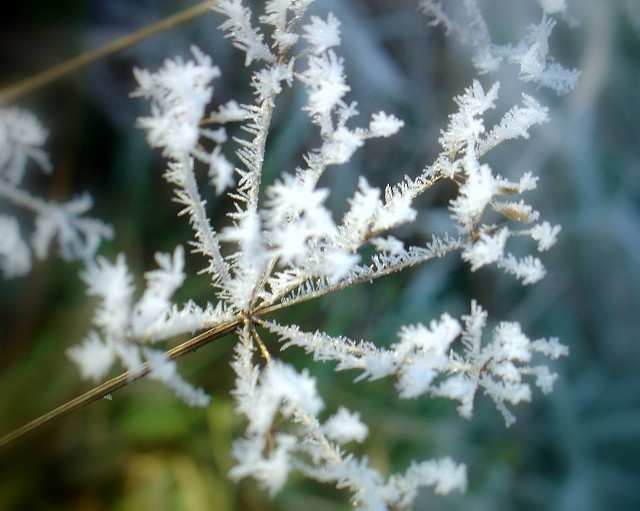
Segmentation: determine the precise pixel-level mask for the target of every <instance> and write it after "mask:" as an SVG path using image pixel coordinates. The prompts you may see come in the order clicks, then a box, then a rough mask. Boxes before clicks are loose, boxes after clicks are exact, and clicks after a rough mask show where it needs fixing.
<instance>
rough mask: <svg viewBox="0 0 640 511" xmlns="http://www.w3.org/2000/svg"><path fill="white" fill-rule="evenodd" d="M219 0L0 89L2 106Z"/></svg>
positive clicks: (211, 1)
mask: <svg viewBox="0 0 640 511" xmlns="http://www.w3.org/2000/svg"><path fill="white" fill-rule="evenodd" d="M215 3H216V0H209V1H207V2H202V3H199V4H196V5H194V6H193V7H190V8H188V9H185V10H183V11H180V12H178V13H176V14H173V15H171V16H169V17H167V18H164V19H162V20H160V21H158V22H156V23H153V24H151V25H148V26H146V27H144V28H141V29H140V30H137V31H136V32H133V33H131V34H128V35H126V36H123V37H121V38H119V39H116V40H114V41H112V42H110V43H108V44H106V45H104V46H101V47H100V48H96V49H94V50H89V51H86V52H84V53H81V54H80V55H78V56H76V57H73V58H71V59H69V60H67V61H66V62H62V63H61V64H58V65H56V66H53V67H51V68H49V69H47V70H46V71H43V72H41V73H39V74H36V75H34V76H32V77H30V78H27V79H25V80H23V81H21V82H18V83H16V84H15V85H11V86H9V87H7V88H5V89H3V90H0V103H1V102H10V101H14V100H16V99H17V98H19V97H21V96H24V95H26V94H29V93H30V92H33V91H35V90H37V89H39V88H41V87H44V86H45V85H47V84H49V83H51V82H53V81H55V80H57V79H59V78H61V77H63V76H65V75H67V74H70V73H73V72H74V71H77V70H78V69H80V68H82V67H84V66H86V65H88V64H91V63H93V62H95V61H97V60H100V59H102V58H104V57H108V56H109V55H113V54H114V53H118V52H120V51H122V50H124V49H126V48H129V47H130V46H134V45H136V44H138V43H139V42H141V41H143V40H145V39H147V38H149V37H151V36H154V35H156V34H159V33H161V32H164V31H166V30H169V29H171V28H174V27H176V26H178V25H181V24H183V23H186V22H187V21H190V20H192V19H193V18H196V17H198V16H201V15H202V14H204V13H206V12H207V11H209V9H210V8H211V7H212V6H213V5H215Z"/></svg>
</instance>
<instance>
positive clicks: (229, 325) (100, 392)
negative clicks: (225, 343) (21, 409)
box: [0, 320, 240, 447]
mask: <svg viewBox="0 0 640 511" xmlns="http://www.w3.org/2000/svg"><path fill="white" fill-rule="evenodd" d="M239 324H240V321H239V320H234V321H228V322H226V323H222V324H220V325H218V326H216V327H213V328H211V329H209V330H207V331H206V332H203V333H201V334H199V335H196V336H195V337H192V338H191V339H189V340H187V341H185V342H183V343H181V344H179V345H178V346H176V347H174V348H172V349H170V350H169V351H167V352H166V355H167V357H168V358H169V359H171V360H173V359H176V358H179V357H181V356H183V355H185V354H187V353H191V352H192V351H196V350H197V349H199V348H201V347H202V346H205V345H206V344H209V343H211V342H213V341H215V340H216V339H220V338H222V337H224V336H225V335H227V334H229V333H231V332H233V331H234V330H235V329H236V328H237V326H238V325H239ZM149 371H150V367H149V364H147V363H145V364H143V365H142V367H141V368H140V369H139V370H137V371H127V372H125V373H122V374H121V375H119V376H116V377H115V378H111V379H110V380H107V381H105V382H104V383H102V384H100V385H98V386H97V387H94V388H92V389H91V390H89V391H88V392H85V393H84V394H82V395H80V396H78V397H76V398H74V399H72V400H71V401H67V402H66V403H64V404H63V405H60V406H58V407H57V408H54V409H53V410H51V411H49V412H47V413H45V414H44V415H41V416H40V417H38V418H37V419H34V420H32V421H30V422H28V423H27V424H25V425H24V426H21V427H19V428H18V429H16V430H14V431H12V432H11V433H9V434H7V435H5V436H3V437H2V438H0V447H4V446H5V445H8V444H10V443H11V442H13V441H15V440H17V439H19V438H21V437H23V436H24V435H26V434H27V433H30V432H31V431H33V430H34V429H37V428H39V427H40V426H43V425H44V424H46V423H47V422H50V421H52V420H54V419H57V418H58V417H61V416H63V415H66V414H67V413H69V412H72V411H74V410H78V409H79V408H82V407H83V406H85V405H88V404H89V403H92V402H93V401H97V400H98V399H102V398H103V397H105V396H107V395H109V394H111V393H112V392H115V391H116V390H118V389H120V388H122V387H124V386H125V385H127V384H128V383H131V382H133V381H135V380H139V379H140V378H143V377H144V376H146V375H147V374H149Z"/></svg>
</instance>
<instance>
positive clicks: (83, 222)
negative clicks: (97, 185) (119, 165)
mask: <svg viewBox="0 0 640 511" xmlns="http://www.w3.org/2000/svg"><path fill="white" fill-rule="evenodd" d="M47 136H48V133H47V131H46V130H45V129H44V127H43V126H42V125H41V124H40V122H39V121H38V120H37V119H36V118H35V117H34V115H33V114H31V113H29V112H27V111H24V110H20V109H18V108H0V199H2V200H3V201H4V202H5V203H6V204H7V206H10V207H11V210H13V211H15V212H16V213H17V212H19V211H20V210H22V211H23V212H28V213H30V214H32V215H34V216H35V222H34V223H35V227H34V228H33V232H32V234H31V236H30V239H28V240H27V239H25V236H24V234H23V231H22V229H21V225H20V224H21V222H20V221H19V218H18V217H17V216H15V213H12V214H8V213H6V212H4V211H2V212H0V272H1V273H2V275H3V276H4V277H5V278H12V277H19V276H22V275H25V274H26V273H28V272H29V271H30V270H31V266H32V259H33V256H34V255H35V257H37V258H38V259H42V258H44V257H46V255H47V253H48V251H49V247H50V246H51V244H52V242H53V240H56V241H57V243H58V248H59V252H60V255H61V256H62V257H63V258H64V259H66V260H83V261H87V262H88V261H91V260H92V259H93V258H94V257H95V253H96V251H97V249H98V247H99V245H100V242H101V241H102V240H103V239H105V238H111V236H112V230H111V228H110V227H109V226H108V225H106V224H104V223H102V222H100V221H99V220H95V219H93V218H88V217H85V216H84V214H85V213H86V212H87V211H88V210H89V209H90V208H91V205H92V200H91V197H90V196H89V195H88V194H85V195H82V196H80V197H77V198H75V199H72V200H71V201H69V202H66V203H58V202H53V201H47V200H44V199H40V198H38V197H35V196H33V195H32V194H30V193H29V192H27V191H26V190H25V189H24V188H22V187H21V185H22V182H23V179H24V176H25V172H26V171H27V167H28V166H29V165H30V164H33V165H35V166H37V167H39V168H40V169H41V170H42V171H43V172H45V173H47V174H50V173H51V172H52V170H53V165H52V164H51V162H50V160H49V157H48V156H47V153H46V152H45V151H44V149H43V148H42V146H43V145H44V143H45V142H46V140H47ZM3 210H4V208H3ZM11 210H10V212H11Z"/></svg>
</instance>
